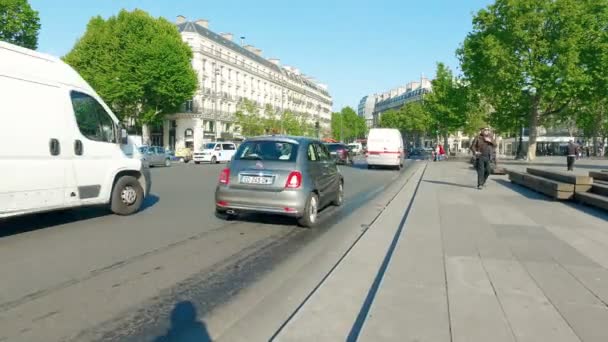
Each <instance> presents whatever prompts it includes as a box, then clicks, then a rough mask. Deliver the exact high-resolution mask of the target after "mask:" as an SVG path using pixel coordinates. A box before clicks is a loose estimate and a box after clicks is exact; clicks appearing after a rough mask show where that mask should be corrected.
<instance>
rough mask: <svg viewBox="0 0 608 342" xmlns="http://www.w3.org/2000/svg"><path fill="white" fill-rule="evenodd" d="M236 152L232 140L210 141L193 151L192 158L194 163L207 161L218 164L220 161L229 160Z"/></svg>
mask: <svg viewBox="0 0 608 342" xmlns="http://www.w3.org/2000/svg"><path fill="white" fill-rule="evenodd" d="M235 152H236V145H235V144H234V143H232V142H212V143H206V144H203V146H201V149H200V150H199V151H197V152H194V154H193V157H192V160H194V163H195V164H200V163H202V162H209V163H211V164H216V163H217V164H219V163H221V162H229V161H230V159H232V156H234V153H235Z"/></svg>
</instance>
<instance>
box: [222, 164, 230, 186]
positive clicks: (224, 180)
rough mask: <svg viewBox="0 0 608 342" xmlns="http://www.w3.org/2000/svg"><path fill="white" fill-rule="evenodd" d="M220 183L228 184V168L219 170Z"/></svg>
mask: <svg viewBox="0 0 608 342" xmlns="http://www.w3.org/2000/svg"><path fill="white" fill-rule="evenodd" d="M220 184H224V185H228V184H230V169H229V168H225V169H223V170H222V172H220Z"/></svg>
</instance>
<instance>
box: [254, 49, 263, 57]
mask: <svg viewBox="0 0 608 342" xmlns="http://www.w3.org/2000/svg"><path fill="white" fill-rule="evenodd" d="M253 53H255V54H256V55H258V56H261V55H262V49H258V48H255V49H254V51H253Z"/></svg>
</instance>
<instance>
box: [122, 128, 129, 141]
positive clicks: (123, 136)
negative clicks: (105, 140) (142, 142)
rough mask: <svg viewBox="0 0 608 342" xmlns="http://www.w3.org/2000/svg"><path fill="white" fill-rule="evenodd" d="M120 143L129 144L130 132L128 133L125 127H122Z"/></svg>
mask: <svg viewBox="0 0 608 342" xmlns="http://www.w3.org/2000/svg"><path fill="white" fill-rule="evenodd" d="M120 143H121V144H122V145H128V144H129V134H127V130H126V129H124V128H121V129H120Z"/></svg>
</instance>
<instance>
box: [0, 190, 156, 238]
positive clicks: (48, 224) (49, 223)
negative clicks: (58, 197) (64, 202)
mask: <svg viewBox="0 0 608 342" xmlns="http://www.w3.org/2000/svg"><path fill="white" fill-rule="evenodd" d="M158 202H159V197H158V196H156V195H153V194H150V195H148V197H146V199H145V200H144V203H143V204H142V207H141V209H140V212H141V211H145V210H147V209H149V208H151V207H153V206H155V205H156V204H157V203H158ZM106 215H112V212H111V211H110V210H109V209H108V208H107V206H93V207H84V208H74V209H62V210H58V211H50V212H45V213H37V214H29V215H24V216H18V217H9V218H7V219H4V221H2V220H0V227H2V229H0V238H3V237H7V236H11V235H16V234H22V233H27V232H31V231H34V230H39V229H45V228H52V227H54V226H60V225H64V224H68V223H74V222H77V221H84V220H90V219H93V218H97V217H102V216H106ZM135 215H137V214H135Z"/></svg>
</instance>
